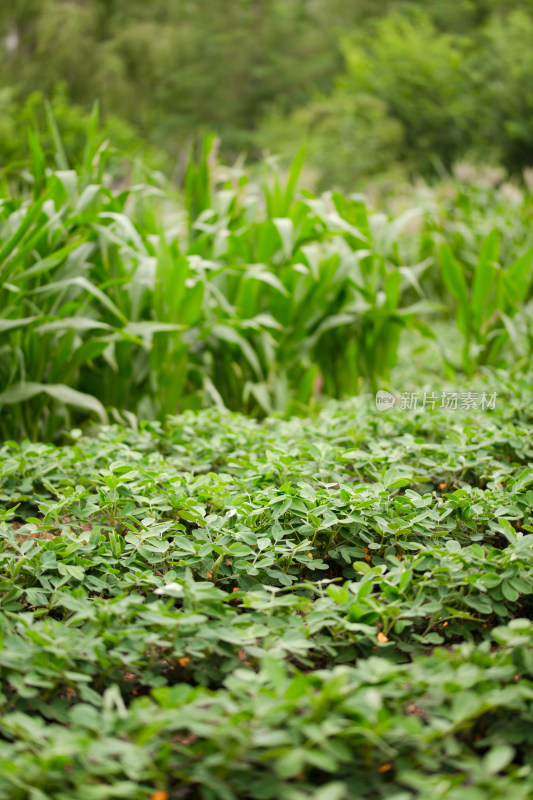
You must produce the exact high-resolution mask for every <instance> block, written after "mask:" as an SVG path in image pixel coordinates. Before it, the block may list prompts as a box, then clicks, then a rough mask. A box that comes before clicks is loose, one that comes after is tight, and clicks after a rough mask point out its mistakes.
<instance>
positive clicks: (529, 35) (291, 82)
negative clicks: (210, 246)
mask: <svg viewBox="0 0 533 800" xmlns="http://www.w3.org/2000/svg"><path fill="white" fill-rule="evenodd" d="M532 44H533V0H453V2H452V0H411V2H408V1H407V0H382V1H381V2H379V3H377V2H375V0H231V2H230V3H223V2H217V0H202V2H200V0H150V2H146V0H127V1H126V0H16V2H13V3H3V4H2V5H1V6H0V164H2V165H5V164H7V163H10V162H13V161H16V160H17V159H18V160H21V159H23V158H24V154H25V152H26V137H25V133H24V129H25V128H26V127H27V125H28V124H31V123H32V122H33V120H35V118H36V117H37V118H38V117H39V115H41V114H42V113H43V106H42V100H43V99H47V100H49V102H50V103H51V105H52V108H53V110H54V114H55V117H56V119H57V121H58V125H59V127H60V128H61V131H62V134H63V137H64V139H65V147H66V150H67V152H68V155H69V157H70V158H71V159H72V160H73V162H75V161H76V159H77V158H78V157H79V154H80V153H81V151H82V148H83V144H84V131H85V128H86V125H87V119H88V116H89V114H90V110H91V107H92V105H93V104H94V102H95V101H98V102H99V103H100V108H101V112H102V116H103V120H104V126H103V130H102V135H103V136H105V137H106V138H108V139H109V140H110V141H111V142H112V143H113V144H116V145H117V147H119V148H126V149H128V150H129V151H130V152H133V151H137V150H138V151H141V152H144V153H145V154H146V153H148V154H149V158H152V159H153V161H154V163H157V164H158V165H160V166H163V167H164V168H165V169H166V170H167V171H168V172H169V173H172V171H173V170H175V169H176V165H179V163H180V153H182V152H183V149H184V147H185V146H187V144H188V143H189V142H190V141H192V140H193V139H194V138H195V137H196V136H198V135H199V134H201V133H203V132H205V131H215V132H216V133H217V134H218V135H219V136H220V139H221V146H222V150H223V153H224V155H225V156H226V157H227V158H233V157H236V156H237V155H238V154H241V153H246V155H247V156H248V158H250V159H254V158H256V157H257V156H258V155H260V154H261V153H262V152H263V151H264V150H265V149H266V150H271V151H273V152H279V153H282V154H287V155H294V153H295V152H296V150H297V149H298V148H299V147H300V146H301V144H302V143H303V142H305V144H306V146H307V151H308V162H309V164H310V166H311V167H312V168H313V170H314V172H315V175H316V179H317V181H318V183H319V184H322V185H326V184H327V185H332V184H333V185H338V186H340V187H341V188H344V189H357V188H358V183H359V182H360V181H362V180H367V179H368V178H370V177H372V178H376V177H378V176H381V177H383V176H385V177H386V176H387V175H389V176H390V175H398V174H406V175H407V174H411V175H413V174H423V175H424V176H426V177H431V176H432V175H435V174H439V172H442V170H443V169H449V168H450V167H451V165H452V164H453V163H455V162H457V161H460V160H464V159H468V160H470V161H473V162H476V161H483V163H486V162H487V161H489V162H494V163H501V164H503V165H504V166H505V167H506V168H507V169H509V170H510V171H512V172H520V170H521V169H522V168H523V167H525V166H528V165H531V164H532V163H533V80H532V78H533V46H532Z"/></svg>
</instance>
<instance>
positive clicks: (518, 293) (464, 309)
mask: <svg viewBox="0 0 533 800" xmlns="http://www.w3.org/2000/svg"><path fill="white" fill-rule="evenodd" d="M440 252H441V266H442V275H443V279H444V282H445V284H446V287H447V288H448V291H449V292H450V294H451V295H452V297H453V298H454V300H455V301H456V303H457V326H458V328H459V331H460V332H461V335H462V337H463V340H464V345H463V351H462V364H463V368H464V370H465V372H467V374H472V373H473V372H474V371H475V369H476V368H477V367H478V366H482V365H498V364H499V363H501V361H502V357H503V356H502V351H503V348H504V345H505V344H506V343H507V342H508V341H509V339H514V340H516V339H517V335H516V332H515V327H514V324H513V319H514V317H516V315H517V314H518V312H519V311H520V310H521V309H522V308H523V306H524V301H525V300H526V298H527V295H528V291H529V288H530V286H531V282H532V279H533V273H532V264H533V248H532V249H530V250H528V251H527V252H526V253H524V254H523V255H522V256H520V257H519V258H517V259H515V260H514V261H513V262H512V264H510V265H509V266H508V267H507V268H506V269H503V268H502V267H501V265H500V264H499V263H498V234H497V233H496V231H492V232H491V233H490V234H489V235H488V236H487V238H486V239H485V241H484V243H483V246H482V248H481V252H480V254H479V259H478V261H477V264H476V266H475V268H474V270H473V271H472V272H471V273H470V274H468V272H467V270H466V269H465V268H464V267H463V266H462V265H461V264H460V263H458V261H457V260H456V259H455V258H454V256H453V255H452V253H451V251H450V248H449V247H448V246H447V245H442V247H441V251H440Z"/></svg>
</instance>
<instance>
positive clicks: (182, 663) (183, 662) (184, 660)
mask: <svg viewBox="0 0 533 800" xmlns="http://www.w3.org/2000/svg"><path fill="white" fill-rule="evenodd" d="M179 663H180V666H181V667H185V666H187V664H190V663H191V659H190V658H189V656H183V658H180V659H179Z"/></svg>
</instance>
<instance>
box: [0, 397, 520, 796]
mask: <svg viewBox="0 0 533 800" xmlns="http://www.w3.org/2000/svg"><path fill="white" fill-rule="evenodd" d="M522 388H523V387H520V386H516V387H509V386H507V387H506V390H505V393H504V394H506V397H505V398H504V397H503V396H502V397H501V398H500V399H499V402H498V405H497V407H496V409H495V410H493V411H492V410H489V411H486V412H485V413H480V412H478V413H475V412H472V411H465V412H458V411H449V410H446V409H438V408H436V409H435V410H431V411H430V410H417V411H416V410H411V411H407V410H406V411H400V410H399V409H398V410H390V411H388V412H386V413H385V412H384V413H378V412H376V411H375V410H373V408H372V406H371V404H370V403H369V402H368V401H367V400H365V399H364V398H360V399H358V400H356V401H350V402H349V403H344V404H339V403H336V404H332V405H329V406H326V407H325V408H323V409H322V410H321V411H320V412H316V413H315V414H314V416H310V417H308V418H306V419H294V420H290V421H282V420H276V419H267V420H266V421H264V422H262V423H258V422H256V421H253V420H250V419H248V418H246V417H243V416H239V415H231V414H229V413H228V414H225V413H222V412H219V411H206V412H202V413H198V414H192V413H190V414H185V415H183V416H180V417H173V418H169V420H168V422H167V424H166V425H165V426H159V425H158V424H153V423H151V424H145V425H143V426H141V427H140V428H139V430H138V431H132V430H126V429H122V428H119V427H103V428H99V429H96V430H94V431H93V432H92V434H91V435H82V433H81V431H72V433H71V435H70V442H71V444H70V445H68V446H65V447H60V448H59V447H55V446H53V445H49V444H46V445H45V444H34V443H29V442H24V443H22V444H16V443H14V442H7V443H5V445H4V446H3V447H2V448H1V449H0V508H1V509H2V510H0V532H1V540H0V606H1V608H0V636H1V650H0V678H1V685H0V691H1V701H2V704H1V709H2V710H1V717H0V798H2V799H3V798H6V799H7V798H9V800H11V798H13V800H19V799H22V798H31V800H44V799H45V798H54V800H56V799H57V800H66V799H67V798H69V800H70V798H73V797H76V798H81V799H82V800H105V799H106V798H129V800H142V799H143V798H150V797H152V798H154V800H178V798H190V800H200V799H201V800H219V799H221V800H233V798H254V800H262V799H264V800H268V799H269V798H276V799H279V800H303V799H304V798H314V800H342V798H358V797H361V798H369V799H370V798H372V800H373V799H374V798H375V799H376V800H377V799H378V798H386V799H387V800H412V799H413V798H446V800H483V799H484V798H501V797H508V798H513V800H514V798H517V800H522V799H523V800H526V798H530V797H531V796H533V756H532V752H533V726H532V725H531V720H532V719H533V623H532V621H531V618H532V610H533V596H532V593H533V534H532V533H531V531H533V525H532V506H533V469H531V468H530V467H529V464H530V463H531V461H532V460H533V458H532V456H533V443H532V430H533V426H532V418H531V412H530V405H529V406H528V403H527V402H525V401H524V396H525V395H524V393H523V391H522Z"/></svg>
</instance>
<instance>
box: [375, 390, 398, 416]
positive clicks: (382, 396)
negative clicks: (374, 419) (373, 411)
mask: <svg viewBox="0 0 533 800" xmlns="http://www.w3.org/2000/svg"><path fill="white" fill-rule="evenodd" d="M396 400H397V398H396V397H395V396H394V395H393V394H391V393H390V392H387V391H385V389H380V390H379V391H378V392H376V408H377V410H378V411H388V409H389V408H393V407H394V406H395V405H396Z"/></svg>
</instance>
